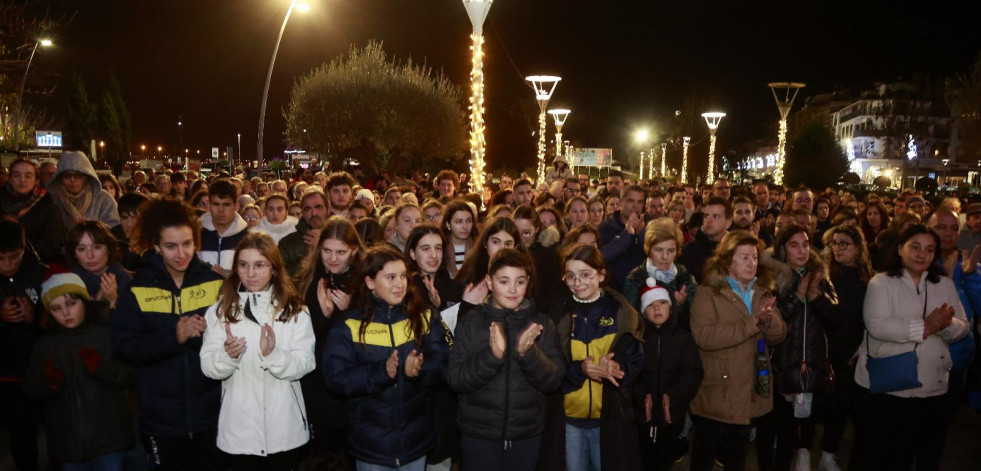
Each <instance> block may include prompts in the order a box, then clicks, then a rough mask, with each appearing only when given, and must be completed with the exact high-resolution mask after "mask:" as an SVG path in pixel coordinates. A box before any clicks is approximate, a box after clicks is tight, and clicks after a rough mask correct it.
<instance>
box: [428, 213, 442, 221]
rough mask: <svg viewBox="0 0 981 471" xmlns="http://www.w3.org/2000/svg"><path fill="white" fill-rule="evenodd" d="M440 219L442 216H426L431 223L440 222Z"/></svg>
mask: <svg viewBox="0 0 981 471" xmlns="http://www.w3.org/2000/svg"><path fill="white" fill-rule="evenodd" d="M440 217H442V215H440V214H430V215H429V216H426V219H428V220H430V221H439V218H440Z"/></svg>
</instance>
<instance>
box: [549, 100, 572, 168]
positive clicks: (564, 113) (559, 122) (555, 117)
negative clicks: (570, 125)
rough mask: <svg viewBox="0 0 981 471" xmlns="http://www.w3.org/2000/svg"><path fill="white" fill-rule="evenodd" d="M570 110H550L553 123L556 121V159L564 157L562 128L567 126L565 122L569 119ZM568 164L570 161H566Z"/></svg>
mask: <svg viewBox="0 0 981 471" xmlns="http://www.w3.org/2000/svg"><path fill="white" fill-rule="evenodd" d="M571 112H572V111H570V110H562V109H559V110H548V114H550V115H552V121H555V157H556V158H558V157H561V156H562V126H564V125H565V120H566V119H568V118H569V113H571ZM566 163H568V159H567V160H566Z"/></svg>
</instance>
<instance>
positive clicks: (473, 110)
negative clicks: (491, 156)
mask: <svg viewBox="0 0 981 471" xmlns="http://www.w3.org/2000/svg"><path fill="white" fill-rule="evenodd" d="M492 2H493V0H463V6H464V8H466V9H467V16H469V17H470V25H471V26H472V27H473V34H471V35H470V40H471V45H470V50H471V51H472V52H473V54H472V57H471V68H470V180H471V182H470V187H471V188H483V187H484V155H485V154H486V145H487V139H486V138H485V137H484V20H485V19H487V13H488V12H489V11H490V7H491V3H492Z"/></svg>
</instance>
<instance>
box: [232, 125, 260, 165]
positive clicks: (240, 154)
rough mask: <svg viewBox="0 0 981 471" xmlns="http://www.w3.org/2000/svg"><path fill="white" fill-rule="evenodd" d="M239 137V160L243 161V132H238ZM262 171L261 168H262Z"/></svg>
mask: <svg viewBox="0 0 981 471" xmlns="http://www.w3.org/2000/svg"><path fill="white" fill-rule="evenodd" d="M236 136H237V137H238V161H239V162H241V161H242V133H238V134H236ZM260 173H261V170H260Z"/></svg>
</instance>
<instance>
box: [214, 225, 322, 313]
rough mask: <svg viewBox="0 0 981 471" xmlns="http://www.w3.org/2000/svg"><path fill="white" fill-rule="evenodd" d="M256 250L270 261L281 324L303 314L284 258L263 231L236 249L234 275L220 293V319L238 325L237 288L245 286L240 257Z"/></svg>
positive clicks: (218, 311)
mask: <svg viewBox="0 0 981 471" xmlns="http://www.w3.org/2000/svg"><path fill="white" fill-rule="evenodd" d="M246 249H255V250H257V251H258V252H259V253H260V254H262V256H263V257H265V258H266V259H267V260H269V265H270V267H269V270H270V271H271V272H272V279H271V280H270V281H269V284H270V285H271V286H272V303H273V306H274V308H275V309H277V310H278V311H279V317H277V318H276V320H277V321H279V322H289V321H290V320H293V319H295V318H296V316H298V315H299V314H300V312H301V311H303V299H302V298H301V297H300V296H299V295H298V294H297V293H296V288H294V287H293V283H291V282H290V279H289V276H288V275H287V274H286V266H285V264H284V263H283V257H282V256H281V255H280V254H279V248H277V247H276V242H274V241H273V239H272V237H270V236H269V234H265V233H262V232H250V233H248V234H246V235H245V237H243V238H242V240H241V241H240V242H239V243H238V246H237V247H235V258H234V260H233V261H232V273H231V274H230V275H228V279H227V280H225V282H224V283H223V284H222V285H221V293H220V296H219V301H218V303H219V304H218V310H217V312H216V314H217V317H218V319H221V320H223V321H225V322H227V323H229V324H234V323H236V322H238V313H239V311H240V310H241V306H240V305H239V295H238V288H239V285H240V284H241V283H242V278H241V277H240V276H239V274H238V257H239V255H240V254H241V253H242V251H243V250H246Z"/></svg>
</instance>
